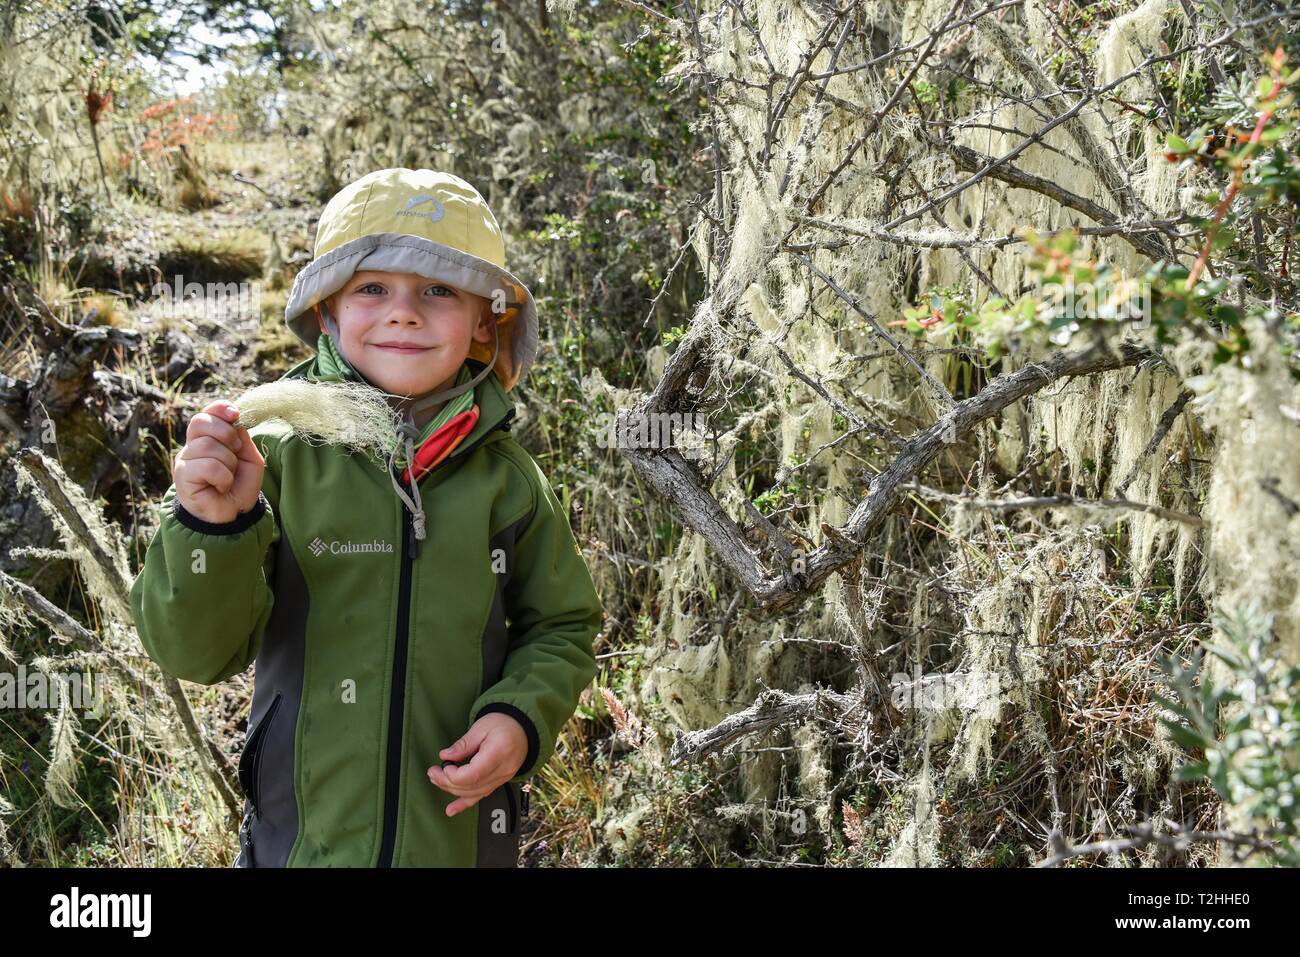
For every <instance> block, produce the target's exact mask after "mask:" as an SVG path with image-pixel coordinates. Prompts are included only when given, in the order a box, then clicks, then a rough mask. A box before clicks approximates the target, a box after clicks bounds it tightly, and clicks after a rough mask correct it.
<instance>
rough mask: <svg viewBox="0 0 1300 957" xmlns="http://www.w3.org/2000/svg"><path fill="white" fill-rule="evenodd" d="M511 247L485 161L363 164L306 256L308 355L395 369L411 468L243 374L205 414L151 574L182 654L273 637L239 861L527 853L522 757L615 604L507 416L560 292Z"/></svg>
mask: <svg viewBox="0 0 1300 957" xmlns="http://www.w3.org/2000/svg"><path fill="white" fill-rule="evenodd" d="M504 258H505V256H504V246H503V243H502V239H501V233H500V230H499V228H498V226H497V222H496V219H495V217H494V216H493V215H492V212H491V211H490V210H489V209H488V206H487V204H486V203H485V202H484V200H483V198H482V197H481V196H480V195H479V193H478V192H477V191H476V190H475V189H474V187H472V186H470V185H469V184H468V183H466V182H465V181H464V180H462V179H459V178H457V177H455V176H451V175H449V174H446V173H439V172H434V171H432V170H427V169H419V170H410V169H405V168H399V169H386V170H379V171H377V172H374V173H370V174H368V175H366V176H364V177H362V178H361V179H360V180H358V181H356V182H355V183H352V184H350V185H349V186H347V187H345V188H344V189H343V190H342V191H341V192H340V193H338V195H336V196H335V197H334V198H333V199H331V200H330V202H329V203H328V204H327V205H326V207H325V210H324V212H323V214H322V216H321V220H320V223H319V226H318V230H317V236H316V243H315V250H314V258H313V261H312V262H311V263H310V264H309V265H308V266H307V267H306V268H305V269H304V270H303V271H302V273H301V274H300V275H299V276H298V277H297V279H296V280H295V282H294V285H293V290H292V292H291V294H290V298H289V302H288V305H287V306H286V309H285V321H286V323H287V324H288V326H289V327H290V328H291V329H292V330H293V331H294V332H295V333H296V334H297V335H298V336H299V337H301V338H302V339H303V340H304V341H306V342H308V343H311V344H314V345H316V347H317V354H316V355H315V356H314V357H313V358H311V359H308V360H306V361H305V362H302V363H300V364H299V365H297V366H295V367H294V368H292V369H290V370H289V371H288V372H287V373H286V374H285V378H301V379H306V380H308V381H313V382H330V381H342V380H353V381H358V382H367V383H369V384H371V385H373V386H375V387H377V388H379V389H381V390H383V391H384V392H385V393H387V394H389V401H390V403H391V404H393V405H394V406H395V408H396V409H397V410H398V411H399V412H401V413H402V419H403V421H402V424H401V426H400V427H399V429H398V435H396V436H394V443H393V450H392V456H391V457H390V462H389V467H388V468H387V470H386V471H387V472H388V474H384V472H385V470H384V469H383V468H382V467H381V466H379V465H378V464H377V463H376V462H375V461H372V460H368V459H367V458H366V457H365V456H363V455H358V454H348V453H347V451H346V450H344V449H342V448H340V447H338V446H332V445H313V444H311V443H309V442H306V441H303V440H301V439H299V438H297V437H296V436H294V435H293V434H292V433H291V432H290V430H289V429H288V427H287V426H285V425H283V424H275V423H264V424H262V425H259V426H256V427H255V428H253V429H251V430H249V429H245V428H244V427H242V426H240V425H239V422H238V419H239V411H238V409H236V408H235V407H234V406H233V405H232V404H231V403H229V402H214V403H212V404H210V405H208V406H207V407H206V408H205V409H204V410H203V411H202V412H200V413H199V414H197V415H195V416H194V418H193V419H192V420H191V421H190V423H189V427H188V429H187V432H186V442H185V447H184V448H183V449H181V451H180V453H179V454H178V456H177V458H176V460H175V465H174V469H173V480H174V481H173V485H172V487H171V488H169V489H168V491H167V493H166V495H165V496H164V498H163V505H162V510H163V511H162V521H161V525H160V527H159V528H158V531H157V532H156V534H155V535H154V538H153V540H152V541H151V542H150V544H149V548H148V551H147V552H146V555H145V561H144V565H143V567H142V568H141V571H140V574H139V576H138V577H137V578H136V580H135V583H134V585H133V587H132V590H131V601H132V608H133V610H134V613H135V621H136V625H137V628H138V630H139V633H140V638H141V641H142V642H143V644H144V647H145V650H146V651H147V652H148V653H149V655H150V656H151V657H152V658H153V659H154V660H155V661H156V662H157V663H158V665H159V666H160V667H161V668H162V669H163V670H164V671H166V672H168V673H169V674H172V675H175V676H176V677H178V678H183V679H186V680H189V681H194V682H198V683H200V684H214V683H216V682H218V681H223V680H225V679H226V678H229V677H230V676H232V675H235V674H238V673H239V672H241V671H243V670H245V669H246V668H247V667H248V665H249V664H250V663H251V662H253V661H254V659H256V663H257V664H256V671H255V685H254V692H253V703H252V710H251V713H250V715H249V720H248V729H249V730H248V735H247V738H246V743H245V746H244V751H243V754H242V756H241V759H240V762H239V776H240V781H241V783H242V785H243V789H244V793H245V797H246V801H245V805H244V811H245V814H244V819H243V823H242V825H241V827H240V855H239V859H238V860H237V862H236V865H237V866H242V867H280V866H291V867H296V866H365V867H370V866H378V867H390V866H462V867H475V866H477V867H513V866H516V865H517V854H518V839H519V822H520V816H521V814H522V813H523V812H524V811H526V810H527V800H526V793H525V792H523V791H522V789H521V785H522V784H523V782H524V781H525V780H527V779H528V778H529V777H530V776H531V775H533V774H534V773H535V772H537V771H538V770H539V769H540V768H541V767H542V766H543V765H545V764H546V762H547V760H548V759H549V758H550V757H551V755H552V753H553V752H554V748H555V739H556V736H557V735H558V733H559V732H560V730H561V729H562V728H563V726H564V724H565V722H566V721H567V720H568V719H569V717H570V716H571V715H572V714H573V712H574V710H575V709H576V707H577V704H578V696H579V694H580V693H581V692H582V690H583V688H584V687H585V686H586V685H587V684H588V683H589V682H590V681H591V680H592V678H593V677H594V676H595V674H596V664H595V659H594V656H593V654H592V642H593V639H594V637H595V634H596V632H597V631H598V630H599V628H600V623H601V619H602V617H603V611H602V608H601V603H600V599H599V597H598V596H597V594H596V590H595V587H594V586H593V584H592V580H591V576H590V574H589V572H588V569H587V566H586V564H585V563H584V561H583V559H582V553H581V551H580V550H579V548H578V546H577V544H576V542H575V541H574V538H573V534H572V531H571V530H570V528H569V525H568V521H567V519H566V517H565V514H564V510H563V508H562V507H561V506H560V503H559V502H558V500H557V499H556V497H555V494H554V492H553V491H552V490H551V487H550V485H549V483H548V481H547V479H546V476H545V475H544V474H543V473H542V472H541V470H540V469H539V468H538V466H537V463H536V462H535V461H534V460H533V459H532V457H531V456H530V455H529V454H528V453H527V452H526V451H525V450H524V449H523V448H522V447H521V446H520V445H519V444H518V443H517V442H516V441H515V440H514V439H513V438H512V437H511V436H510V435H509V433H508V431H507V430H508V428H509V423H510V419H511V417H512V416H513V415H514V412H515V409H514V404H513V402H512V401H511V400H510V398H509V397H508V395H507V392H508V391H509V390H510V389H512V388H513V387H514V386H515V385H516V384H517V383H518V382H519V381H520V380H521V379H522V378H523V377H524V375H525V373H526V372H527V369H528V366H529V364H530V362H531V361H532V358H533V355H534V353H535V351H536V346H537V319H536V310H535V306H534V304H533V299H532V296H531V294H530V293H529V291H528V289H527V287H526V286H524V285H523V284H522V283H521V282H519V281H518V280H517V279H515V278H514V276H512V275H511V274H510V273H509V272H507V271H506V270H505V268H504V265H503V263H504ZM489 373H492V374H489ZM521 799H522V802H521ZM521 804H522V806H521Z"/></svg>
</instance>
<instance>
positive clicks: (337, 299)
mask: <svg viewBox="0 0 1300 957" xmlns="http://www.w3.org/2000/svg"><path fill="white" fill-rule="evenodd" d="M325 302H326V303H327V304H328V306H329V310H330V314H331V315H333V316H334V318H335V320H336V321H337V322H338V326H339V335H340V337H341V338H342V340H343V342H342V346H343V353H344V355H345V356H347V359H348V362H350V363H351V364H352V366H353V367H354V368H355V369H356V370H357V371H358V372H360V373H361V374H362V375H363V376H365V377H366V378H367V379H368V380H369V381H370V382H372V383H374V384H375V385H377V386H378V387H379V388H381V389H383V390H384V391H385V392H391V393H394V394H396V395H402V396H412V397H418V396H420V395H423V394H425V393H428V392H432V391H435V390H437V391H441V390H442V389H449V388H451V387H452V386H453V385H455V383H456V374H457V373H458V372H459V371H460V367H461V365H462V364H463V363H464V361H465V357H466V356H467V355H469V345H470V342H471V341H474V342H482V343H485V344H488V345H491V343H492V325H491V323H492V315H491V312H490V311H489V308H488V306H489V301H488V300H487V299H485V298H484V297H482V296H477V295H475V294H473V293H471V292H466V291H465V290H463V289H457V288H455V287H453V286H448V285H447V284H445V283H442V282H439V281H437V280H436V279H426V278H425V277H424V276H419V275H416V274H415V273H405V272H380V271H376V270H366V271H362V272H358V273H355V274H354V275H353V276H352V278H351V279H349V280H348V281H347V284H346V285H344V286H343V288H342V289H340V290H339V291H338V292H336V293H334V294H333V295H332V296H329V297H328V298H327V299H326V300H325ZM435 413H436V410H434V409H430V410H428V413H427V414H426V415H423V416H420V417H419V418H422V419H425V420H426V421H427V419H428V418H429V417H431V416H432V415H434V414H435ZM417 424H422V423H421V422H419V421H418V420H417Z"/></svg>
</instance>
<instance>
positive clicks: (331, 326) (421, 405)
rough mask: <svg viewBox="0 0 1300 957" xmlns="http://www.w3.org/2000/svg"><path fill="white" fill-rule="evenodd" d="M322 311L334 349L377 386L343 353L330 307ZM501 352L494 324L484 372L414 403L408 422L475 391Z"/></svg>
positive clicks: (499, 338)
mask: <svg viewBox="0 0 1300 957" xmlns="http://www.w3.org/2000/svg"><path fill="white" fill-rule="evenodd" d="M320 310H321V319H322V321H323V322H324V323H325V331H326V332H328V333H329V334H330V337H331V338H333V340H334V348H336V349H337V350H338V352H339V355H341V356H343V361H344V362H346V363H347V364H348V365H350V366H352V371H353V372H355V373H356V374H357V377H358V378H360V379H361V380H362V381H363V382H365V383H367V384H368V385H372V386H373V385H375V384H374V383H373V382H371V381H370V380H369V379H367V378H366V377H365V376H364V375H362V374H361V370H360V369H358V368H357V367H356V365H355V364H353V362H352V360H351V359H349V358H348V357H347V355H346V354H345V353H344V352H343V337H342V336H341V335H340V334H339V326H338V323H337V322H335V321H334V317H333V316H332V315H330V311H329V307H328V306H326V305H325V303H323V302H322V303H320ZM500 352H501V337H500V333H499V332H498V330H497V324H496V323H495V322H494V323H492V358H491V359H489V360H488V364H487V365H486V366H485V367H484V368H483V369H482V371H480V372H478V373H477V374H476V375H475V376H474V377H473V378H471V379H470V380H469V381H468V382H466V383H465V384H464V385H457V386H452V387H451V388H450V389H443V390H442V391H441V392H436V393H434V394H433V395H427V396H425V397H424V398H422V399H417V400H416V401H415V402H412V403H411V405H410V406H409V407H408V408H407V410H406V416H405V418H406V420H407V421H410V422H414V420H415V414H416V413H417V412H423V411H424V410H425V409H427V408H429V407H430V406H434V405H438V404H439V403H442V402H446V401H447V400H448V399H454V398H455V397H456V396H458V395H460V394H461V393H462V392H468V391H470V390H471V389H473V388H474V387H475V386H476V385H478V384H479V383H480V382H482V381H483V380H484V379H485V378H487V375H488V373H489V372H491V371H492V369H493V368H494V367H495V366H496V363H497V356H498V355H499V354H500ZM375 388H379V387H378V386H375ZM381 391H382V390H381ZM385 394H387V393H385Z"/></svg>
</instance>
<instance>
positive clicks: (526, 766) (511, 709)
mask: <svg viewBox="0 0 1300 957" xmlns="http://www.w3.org/2000/svg"><path fill="white" fill-rule="evenodd" d="M493 711H499V712H501V713H502V714H508V715H510V717H512V718H514V719H515V720H516V721H518V722H519V723H520V724H522V725H523V726H524V733H525V734H526V735H528V754H527V755H525V757H524V763H523V764H521V765H519V770H518V771H516V772H515V773H514V777H517V778H518V777H524V776H526V775H528V774H531V773H532V771H533V762H534V761H536V760H537V741H538V738H537V725H535V724H533V719H532V718H530V717H528V715H526V714H524V712H522V711H520V710H519V709H518V708H516V707H515V706H514V705H512V704H506V703H505V702H504V701H494V702H492V703H491V704H485V705H484V706H483V707H482V709H480V711H479V713H478V714H476V715H475V716H474V720H475V721H477V720H478V719H479V718H481V717H483V715H485V714H488V713H490V712H493Z"/></svg>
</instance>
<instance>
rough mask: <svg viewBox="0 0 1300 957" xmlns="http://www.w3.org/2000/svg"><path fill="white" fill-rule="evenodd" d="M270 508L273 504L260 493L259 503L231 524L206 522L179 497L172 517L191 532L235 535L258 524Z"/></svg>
mask: <svg viewBox="0 0 1300 957" xmlns="http://www.w3.org/2000/svg"><path fill="white" fill-rule="evenodd" d="M270 507H271V503H270V502H268V501H267V500H266V495H265V494H264V493H262V492H258V493H257V503H256V504H255V505H254V506H253V507H252V508H250V509H249V510H248V511H247V512H244V513H243V514H241V515H237V516H235V517H234V518H233V519H231V520H230V521H229V522H205V521H204V520H203V519H201V518H199V517H198V516H197V515H193V514H191V513H190V512H188V511H187V510H186V508H185V506H184V505H182V504H181V499H180V496H179V495H178V496H176V497H175V498H173V499H172V515H173V516H175V518H176V521H178V522H180V523H181V524H182V525H184V526H185V527H186V528H188V529H190V530H191V531H195V532H202V533H203V534H204V535H234V534H236V533H237V532H243V531H247V530H248V529H250V528H252V527H253V526H254V525H256V524H257V520H258V519H259V518H261V517H262V515H263V514H264V513H265V512H266V510H267V509H268V508H270Z"/></svg>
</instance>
